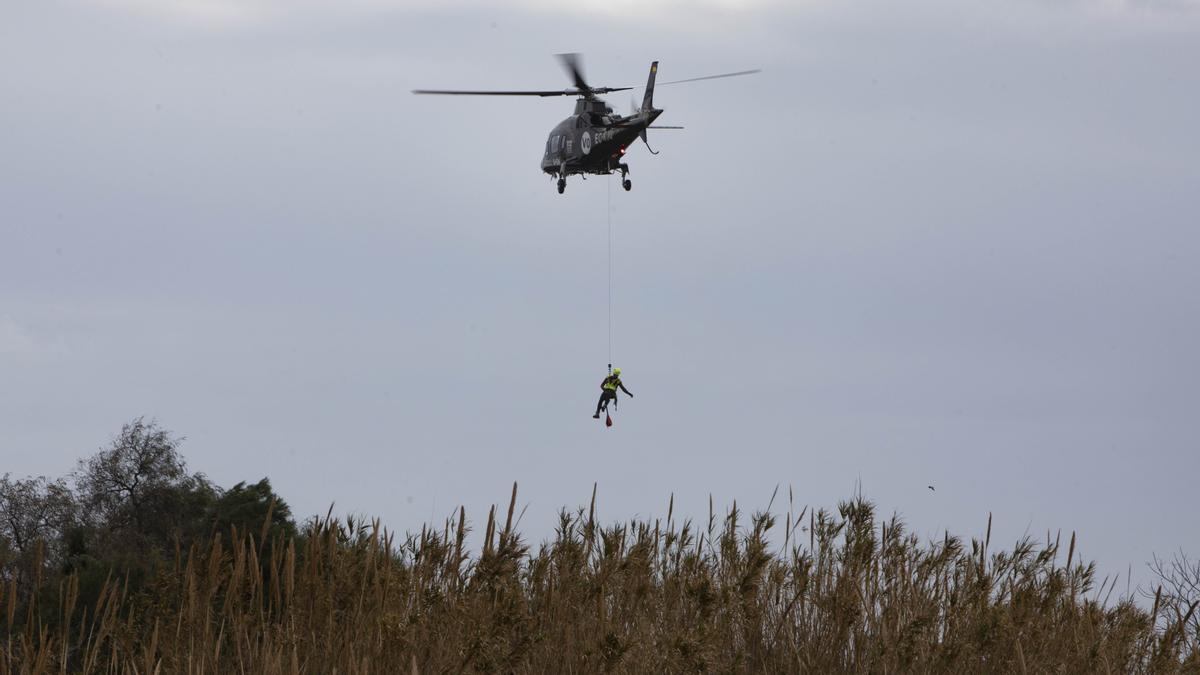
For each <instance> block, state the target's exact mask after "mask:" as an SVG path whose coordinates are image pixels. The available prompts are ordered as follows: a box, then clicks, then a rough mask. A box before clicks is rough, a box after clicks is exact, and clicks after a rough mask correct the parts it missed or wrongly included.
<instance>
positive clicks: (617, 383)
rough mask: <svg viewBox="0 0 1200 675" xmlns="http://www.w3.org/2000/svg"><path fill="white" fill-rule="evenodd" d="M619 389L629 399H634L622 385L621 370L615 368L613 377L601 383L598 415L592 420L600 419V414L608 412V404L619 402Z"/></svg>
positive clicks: (610, 376) (597, 406) (597, 407)
mask: <svg viewBox="0 0 1200 675" xmlns="http://www.w3.org/2000/svg"><path fill="white" fill-rule="evenodd" d="M617 388H620V389H621V391H623V392H625V395H626V396H628V397H629V398H633V394H631V393H629V390H628V389H626V388H625V385H624V384H622V383H621V369H620V368H613V369H612V375H609V376H608V377H606V378H604V381H603V382H601V383H600V400H599V401H598V402H597V403H596V414H595V415H592V418H594V419H600V413H602V412H604V413H607V412H608V402H609V401H616V400H617Z"/></svg>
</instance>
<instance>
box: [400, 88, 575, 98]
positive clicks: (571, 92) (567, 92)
mask: <svg viewBox="0 0 1200 675" xmlns="http://www.w3.org/2000/svg"><path fill="white" fill-rule="evenodd" d="M412 93H414V94H444V95H448V96H578V95H580V94H582V93H583V92H581V91H579V90H577V89H558V90H549V91H467V90H461V89H413V92H412Z"/></svg>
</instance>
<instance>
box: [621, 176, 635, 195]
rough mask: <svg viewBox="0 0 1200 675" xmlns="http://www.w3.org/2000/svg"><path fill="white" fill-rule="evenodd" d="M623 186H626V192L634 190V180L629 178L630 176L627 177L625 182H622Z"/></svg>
mask: <svg viewBox="0 0 1200 675" xmlns="http://www.w3.org/2000/svg"><path fill="white" fill-rule="evenodd" d="M621 187H623V188H625V191H626V192H629V191H630V190H632V189H633V181H631V180H629V179H628V178H626V179H625V180H624V182H622V183H621Z"/></svg>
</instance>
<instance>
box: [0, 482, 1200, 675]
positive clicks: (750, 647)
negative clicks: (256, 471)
mask: <svg viewBox="0 0 1200 675" xmlns="http://www.w3.org/2000/svg"><path fill="white" fill-rule="evenodd" d="M516 500H517V495H516V486H515V485H514V486H513V497H512V501H511V502H510V503H509V505H508V509H507V511H502V512H497V510H496V509H495V508H493V509H492V510H491V512H489V513H488V516H487V519H486V526H485V527H484V530H483V532H482V535H483V536H482V537H481V539H482V546H481V548H480V549H479V550H476V551H468V550H467V547H466V545H465V542H466V540H467V534H468V524H467V523H468V521H467V515H466V513H465V512H464V511H463V510H461V509H460V510H459V511H458V513H457V514H456V515H455V516H454V517H453V518H451V519H449V520H448V521H447V522H445V523H444V524H443V525H442V526H440V527H437V528H432V527H427V528H425V529H424V530H423V531H421V532H420V533H417V534H413V535H410V536H406V537H404V538H403V539H402V540H398V539H396V538H395V537H394V535H392V534H391V533H389V532H387V531H386V530H384V529H383V528H382V527H381V526H380V524H379V522H378V521H375V522H364V521H360V520H354V519H348V520H342V519H335V518H333V517H331V516H328V515H327V516H326V517H325V518H321V519H314V520H312V521H310V522H309V523H308V524H307V525H306V526H305V527H304V528H302V529H301V531H300V533H299V534H297V535H296V536H285V535H275V536H272V535H271V534H270V530H269V529H268V527H267V526H268V525H269V518H268V522H265V523H264V527H263V528H262V529H261V530H260V531H254V532H239V531H236V529H235V530H233V531H231V532H230V533H229V536H227V537H226V536H214V537H211V538H207V539H205V540H203V541H200V542H195V543H193V544H191V545H190V546H187V547H186V548H185V547H183V546H180V547H178V548H177V549H176V551H175V552H174V555H173V556H172V558H173V559H168V560H167V561H166V562H165V563H164V564H162V565H160V566H159V567H158V568H157V569H156V570H155V572H154V574H153V575H152V577H151V578H149V579H148V580H146V581H145V583H142V584H139V585H136V586H135V585H133V584H131V582H130V580H129V579H128V577H122V576H121V574H120V572H119V570H114V571H113V573H112V574H111V575H110V576H109V577H108V579H107V581H106V582H104V584H103V586H102V587H101V589H100V591H99V593H98V594H96V597H94V598H81V597H80V592H79V580H78V577H77V576H76V575H74V574H66V575H64V576H62V577H61V578H60V579H58V580H57V582H56V583H54V584H47V583H46V582H45V581H44V580H39V583H40V587H38V585H37V584H35V588H34V590H32V591H29V592H24V591H23V590H22V589H20V588H19V587H18V586H17V584H16V582H15V580H14V581H12V582H11V583H10V584H7V585H6V587H4V588H3V590H0V608H2V609H3V611H4V615H3V617H2V619H3V620H5V621H6V624H5V626H6V630H7V632H6V633H5V634H4V639H3V643H2V644H0V675H6V674H8V673H13V674H16V673H21V674H26V673H29V674H34V673H56V672H64V673H65V672H79V673H131V674H132V673H197V674H198V673H264V674H275V673H409V672H412V673H462V672H466V673H601V672H619V673H703V672H718V673H728V672H739V673H740V672H766V673H836V672H854V673H858V672H863V673H867V672H870V673H892V672H924V673H943V672H946V673H949V672H954V673H960V672H984V673H987V672H996V673H999V672H1004V673H1047V672H1067V673H1082V672H1088V673H1131V672H1200V648H1198V645H1197V644H1196V642H1195V639H1194V636H1193V635H1192V634H1191V633H1189V632H1188V631H1187V630H1185V629H1184V627H1185V626H1186V624H1187V622H1188V620H1190V618H1191V617H1186V618H1185V617H1183V616H1173V615H1168V613H1167V612H1166V610H1165V609H1164V608H1163V607H1161V606H1160V603H1158V602H1157V601H1156V602H1155V604H1154V606H1153V607H1152V608H1150V609H1149V610H1148V611H1147V610H1146V609H1144V608H1142V607H1139V606H1138V605H1137V604H1136V603H1135V602H1133V600H1132V599H1130V598H1128V597H1119V598H1117V599H1113V598H1112V597H1111V596H1112V587H1111V585H1109V584H1108V582H1107V581H1104V582H1101V584H1100V586H1099V587H1096V586H1095V567H1094V565H1092V564H1090V563H1084V562H1082V561H1080V560H1078V559H1077V557H1076V555H1075V541H1074V537H1073V536H1072V537H1070V539H1069V541H1068V542H1067V543H1066V546H1065V548H1066V551H1065V555H1064V553H1063V547H1062V546H1061V544H1062V542H1060V541H1059V540H1057V539H1055V540H1049V539H1048V540H1047V541H1044V542H1041V541H1039V542H1034V541H1032V540H1024V541H1020V542H1018V543H1016V545H1015V546H1013V547H1012V548H1010V549H1005V550H996V551H993V550H992V543H991V541H990V529H991V527H990V523H989V525H988V531H987V534H985V536H984V537H982V538H981V539H978V540H975V539H972V540H970V541H969V542H968V541H963V540H960V539H958V538H955V537H952V536H949V535H947V536H945V537H944V538H942V539H941V540H935V541H921V540H920V538H918V537H917V536H915V535H913V534H912V533H909V532H907V531H906V529H905V526H904V524H903V523H902V522H900V521H899V520H898V519H897V518H895V517H892V518H889V519H881V518H880V517H878V515H877V514H876V510H875V507H874V506H873V505H872V504H871V503H870V502H868V501H866V500H865V499H862V498H861V497H859V498H854V499H851V500H848V501H846V502H844V503H842V504H840V505H839V506H838V508H837V509H835V510H832V511H824V510H819V511H816V512H813V511H810V510H808V509H803V510H800V511H799V512H796V511H795V510H794V509H793V508H791V507H789V508H788V509H787V511H786V513H784V514H782V515H783V523H779V522H778V519H777V517H776V516H774V515H771V514H770V513H754V514H751V515H749V516H747V515H746V514H744V513H742V511H740V510H739V509H738V508H737V506H736V504H735V505H734V506H733V507H732V508H730V509H729V510H728V511H726V512H725V513H723V514H714V513H712V511H711V506H710V514H709V517H708V519H707V522H700V523H696V522H692V521H687V520H683V521H679V520H677V519H676V518H675V516H674V514H673V513H671V511H672V510H673V509H672V508H671V507H669V508H668V514H667V516H666V517H665V518H663V519H659V520H641V521H633V522H625V523H616V524H611V525H607V526H602V525H601V524H599V523H598V522H597V520H596V517H595V493H594V492H593V495H592V500H591V504H590V506H589V507H588V508H586V509H582V508H581V509H578V510H575V511H563V512H561V513H560V515H559V519H558V525H557V528H556V532H555V534H554V536H553V537H551V538H550V539H549V540H547V541H546V542H544V543H542V544H540V545H538V546H536V547H531V546H530V544H529V543H527V542H526V541H525V540H524V539H523V538H522V537H521V535H520V534H519V533H518V532H517V530H516V527H515V526H514V522H513V515H514V514H513V511H514V508H515V506H516ZM768 510H769V509H768ZM780 526H782V527H780ZM781 539H782V542H781V541H780V540H781ZM1194 609H1195V607H1194V606H1193V610H1194ZM1176 613H1178V612H1176Z"/></svg>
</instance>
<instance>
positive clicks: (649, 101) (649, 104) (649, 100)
mask: <svg viewBox="0 0 1200 675" xmlns="http://www.w3.org/2000/svg"><path fill="white" fill-rule="evenodd" d="M657 74H658V61H655V62H654V63H651V64H650V78H649V79H647V80H646V95H645V96H644V97H643V98H642V110H643V111H646V110H651V109H653V108H654V76H655V75H657Z"/></svg>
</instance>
